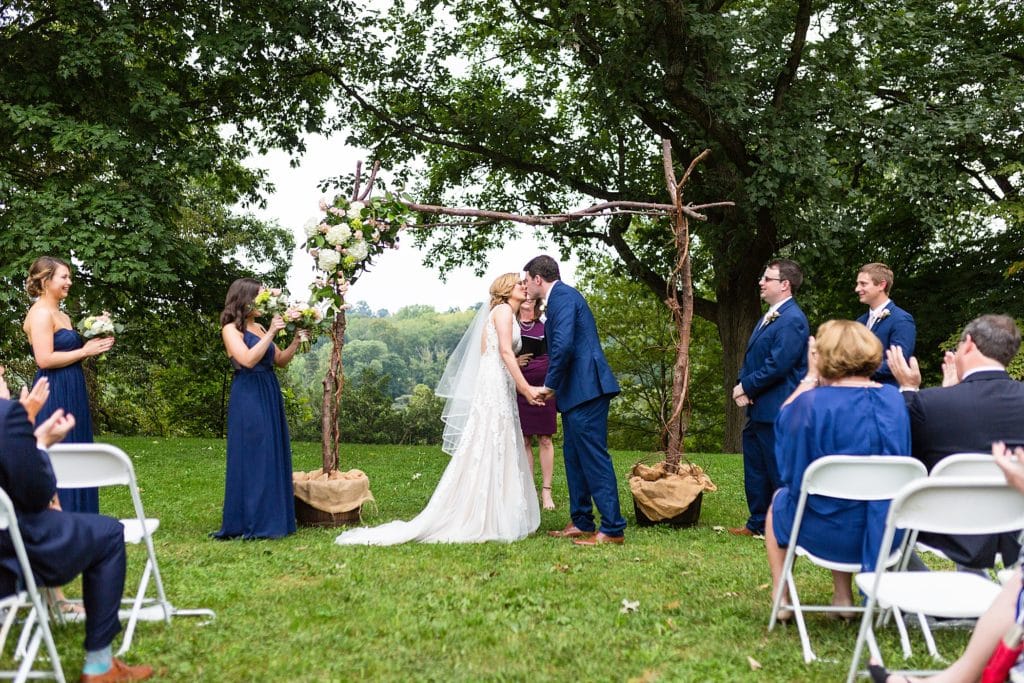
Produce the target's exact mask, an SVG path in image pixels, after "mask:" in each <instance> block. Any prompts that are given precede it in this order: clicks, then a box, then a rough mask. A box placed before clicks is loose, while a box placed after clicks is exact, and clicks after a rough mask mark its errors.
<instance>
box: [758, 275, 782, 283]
mask: <svg viewBox="0 0 1024 683" xmlns="http://www.w3.org/2000/svg"><path fill="white" fill-rule="evenodd" d="M772 280H775V281H776V282H782V278H781V277H768V276H767V275H762V276H761V279H760V280H758V282H770V281H772Z"/></svg>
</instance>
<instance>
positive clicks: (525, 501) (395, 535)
mask: <svg viewBox="0 0 1024 683" xmlns="http://www.w3.org/2000/svg"><path fill="white" fill-rule="evenodd" d="M484 329H485V332H484V337H485V340H486V341H485V348H484V351H483V355H482V357H481V358H480V369H479V372H478V374H477V377H476V385H475V388H474V390H473V402H472V405H471V407H470V411H469V417H468V418H467V420H466V425H465V427H464V429H463V432H462V437H461V439H460V440H459V443H458V446H457V447H456V448H455V451H454V453H453V454H452V459H451V462H449V463H448V467H447V468H446V469H445V471H444V474H443V475H442V476H441V481H440V482H439V483H438V484H437V488H436V489H434V493H433V495H432V496H431V497H430V502H428V503H427V506H426V507H425V508H424V509H423V512H421V513H420V514H419V515H417V516H416V517H415V518H414V519H411V520H409V521H408V522H403V521H396V522H390V523H388V524H384V525H381V526H378V527H364V528H359V529H352V530H349V531H346V532H344V533H343V534H341V535H340V536H338V537H337V538H336V539H335V543H337V544H338V545H395V544H397V543H405V542H407V541H420V542H424V543H480V542H482V541H518V540H519V539H522V538H525V537H526V536H527V535H529V534H531V533H533V532H534V531H536V530H537V527H538V526H539V525H540V506H539V505H538V503H537V491H536V489H534V483H533V477H532V476H531V475H530V466H529V463H528V462H527V460H526V451H525V448H524V446H523V436H522V434H521V432H520V429H519V411H518V408H517V407H516V390H515V383H514V382H513V380H512V377H511V375H509V373H508V370H507V369H506V368H505V364H504V363H503V362H502V360H501V355H500V353H499V352H498V332H497V330H496V329H495V327H494V320H493V317H489V318H488V320H487V324H486V326H485V328H484ZM520 343H521V342H520V335H519V326H518V325H515V324H513V325H512V344H513V347H514V348H518V347H519V346H520Z"/></svg>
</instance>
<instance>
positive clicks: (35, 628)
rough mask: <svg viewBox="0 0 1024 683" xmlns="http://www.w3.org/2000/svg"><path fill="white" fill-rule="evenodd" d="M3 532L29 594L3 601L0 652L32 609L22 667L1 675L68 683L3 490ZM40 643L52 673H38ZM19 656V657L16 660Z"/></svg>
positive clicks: (0, 501)
mask: <svg viewBox="0 0 1024 683" xmlns="http://www.w3.org/2000/svg"><path fill="white" fill-rule="evenodd" d="M0 530H6V531H7V532H8V533H9V534H10V536H11V545H12V546H14V554H15V555H16V556H17V557H18V565H19V567H20V568H21V574H22V577H23V580H24V582H25V590H23V591H21V592H20V593H16V594H14V595H9V596H6V597H4V598H0V610H3V623H2V624H0V650H2V648H3V645H4V643H6V642H7V636H8V635H9V634H10V632H11V629H12V628H13V626H14V624H15V621H16V619H17V615H18V611H19V609H21V608H23V607H25V608H27V609H28V615H27V616H26V617H25V621H24V625H23V627H22V632H21V637H20V638H19V641H20V642H22V643H23V645H19V647H18V648H16V653H20V658H21V664H20V665H19V666H18V669H17V670H16V671H0V678H3V679H13V680H15V681H25V680H28V679H30V678H32V679H41V678H53V679H56V680H57V681H60V683H64V670H63V669H61V666H60V655H58V654H57V646H56V645H54V643H53V634H52V633H51V632H50V623H49V620H48V616H49V615H48V613H47V611H46V609H45V608H44V606H43V600H42V598H41V597H40V594H39V589H38V588H37V586H36V581H35V577H34V576H33V574H32V567H31V566H30V565H29V561H28V554H27V553H26V552H25V543H24V541H22V539H21V531H20V530H19V529H18V518H17V517H16V516H15V513H14V504H13V503H11V499H10V498H8V497H7V493H6V492H5V491H4V490H3V489H0ZM40 641H42V642H45V643H46V651H47V653H49V656H50V667H51V668H50V670H49V671H45V670H36V669H35V666H34V665H35V661H36V657H37V655H38V654H39V644H40ZM17 658H18V654H16V655H15V659H17Z"/></svg>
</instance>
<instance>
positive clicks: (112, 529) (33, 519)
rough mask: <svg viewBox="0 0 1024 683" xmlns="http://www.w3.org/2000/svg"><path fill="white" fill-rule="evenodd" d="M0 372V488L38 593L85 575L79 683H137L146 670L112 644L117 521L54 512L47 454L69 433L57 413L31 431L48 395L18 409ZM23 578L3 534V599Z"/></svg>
mask: <svg viewBox="0 0 1024 683" xmlns="http://www.w3.org/2000/svg"><path fill="white" fill-rule="evenodd" d="M2 371H3V368H2V367H0V487H2V488H3V489H4V491H6V492H7V494H8V495H9V496H10V498H11V500H12V501H13V503H14V508H15V512H16V513H17V516H18V526H19V528H20V530H21V535H22V538H23V540H24V542H25V550H26V552H27V553H28V559H29V562H30V564H31V565H32V570H33V572H34V573H35V575H36V582H37V583H38V584H39V585H41V586H61V585H63V584H65V583H68V582H69V581H71V580H72V579H74V578H75V577H76V576H78V575H79V574H81V575H82V599H83V602H84V603H85V650H86V654H85V667H84V670H83V672H82V676H81V678H80V679H79V680H80V681H83V682H87V683H110V682H113V681H140V680H143V679H146V678H149V677H150V676H152V675H153V669H152V668H151V667H149V666H127V665H126V664H124V663H123V662H121V661H120V660H117V659H114V658H113V656H112V654H111V647H110V644H111V642H113V640H114V636H115V635H117V633H118V631H120V630H121V622H120V621H118V616H117V610H118V607H119V606H120V604H121V595H122V593H123V592H124V574H125V550H124V528H123V527H122V526H121V523H120V522H118V521H117V520H116V519H111V518H110V517H104V516H103V515H94V514H86V513H77V512H64V511H62V510H58V509H54V508H52V507H51V502H52V501H53V500H54V496H55V495H56V493H57V482H56V478H55V477H54V474H53V468H52V467H51V465H50V458H49V456H48V455H47V454H46V449H47V448H49V447H50V446H51V445H53V444H55V443H57V442H58V441H60V440H61V439H63V438H64V436H65V435H66V434H67V433H68V431H69V430H70V429H71V428H72V427H73V426H74V424H75V418H74V416H72V415H65V414H64V412H63V411H62V410H57V411H56V412H55V413H54V414H53V415H52V416H51V417H50V419H48V420H46V421H45V422H43V423H42V424H40V425H38V426H36V427H35V429H34V430H33V424H32V422H33V420H34V418H35V415H36V413H38V411H39V408H40V407H42V405H43V403H45V402H46V397H47V396H48V395H49V387H48V385H47V384H46V379H45V378H44V379H41V380H40V381H39V382H38V383H37V384H36V386H35V387H34V388H33V390H32V392H31V393H29V392H26V391H24V390H23V391H22V397H21V401H12V400H10V391H8V389H7V384H6V383H5V382H4V380H3V375H2ZM21 582H22V581H21V572H20V568H19V565H18V561H17V558H16V557H15V554H14V546H13V545H11V539H10V535H9V534H7V533H6V532H4V533H3V534H0V595H10V594H12V593H14V592H15V591H16V590H17V589H18V587H19V584H20V583H21Z"/></svg>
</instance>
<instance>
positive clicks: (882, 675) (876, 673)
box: [868, 664, 910, 683]
mask: <svg viewBox="0 0 1024 683" xmlns="http://www.w3.org/2000/svg"><path fill="white" fill-rule="evenodd" d="M868 675H869V676H870V677H871V683H889V670H888V669H886V668H885V667H884V666H882V665H881V664H868ZM897 683H910V679H909V678H907V677H906V676H900V677H899V680H898V681H897Z"/></svg>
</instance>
